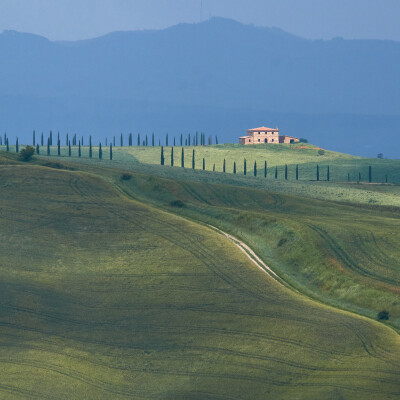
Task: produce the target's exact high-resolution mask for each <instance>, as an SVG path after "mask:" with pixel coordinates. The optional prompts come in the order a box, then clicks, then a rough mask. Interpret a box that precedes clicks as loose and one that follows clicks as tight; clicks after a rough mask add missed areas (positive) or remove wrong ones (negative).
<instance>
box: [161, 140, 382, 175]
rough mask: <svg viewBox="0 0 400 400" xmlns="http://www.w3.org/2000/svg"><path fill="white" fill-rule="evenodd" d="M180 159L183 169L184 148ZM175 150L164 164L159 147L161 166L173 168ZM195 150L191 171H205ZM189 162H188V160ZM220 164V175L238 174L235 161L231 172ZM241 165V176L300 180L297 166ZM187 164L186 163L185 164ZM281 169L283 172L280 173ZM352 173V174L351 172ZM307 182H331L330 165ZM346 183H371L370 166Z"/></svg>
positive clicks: (223, 163) (318, 169)
mask: <svg viewBox="0 0 400 400" xmlns="http://www.w3.org/2000/svg"><path fill="white" fill-rule="evenodd" d="M180 153H181V157H180V166H181V167H182V168H185V149H184V147H182V148H181V152H180ZM174 154H175V150H174V147H172V148H171V154H170V162H169V164H167V163H166V159H165V154H164V146H161V161H160V164H161V165H163V166H164V165H169V166H171V167H173V166H175V155H174ZM195 154H196V153H195V149H193V150H192V154H191V169H198V170H203V171H206V159H205V157H203V158H202V160H200V165H201V168H196V157H195ZM189 161H190V160H189ZM221 163H222V173H230V172H231V173H232V174H233V175H237V174H238V168H237V167H238V164H237V162H236V161H233V165H232V167H231V168H232V169H231V171H228V169H227V163H226V159H223V160H221ZM242 163H243V164H242V165H243V176H254V177H257V176H264V178H268V176H270V175H272V178H273V179H279V178H281V177H282V179H284V180H289V179H291V178H292V179H294V180H296V181H298V180H300V179H301V170H300V168H299V165H298V164H297V165H295V166H292V168H291V170H289V167H288V165H287V164H285V165H284V166H283V167H281V168H278V167H277V166H275V167H273V168H272V171H271V168H269V167H268V163H267V161H264V165H263V166H262V167H261V168H259V167H258V166H257V161H254V164H253V165H251V166H248V163H247V160H246V159H244V160H243V161H242ZM186 164H187V163H186ZM282 169H283V171H282ZM215 170H216V168H215V163H213V165H212V171H213V172H215ZM353 173H354V172H353ZM307 177H308V179H307V180H315V181H317V182H318V181H326V182H330V181H331V166H330V165H324V166H320V165H319V164H316V165H315V179H310V177H309V171H307ZM384 178H385V179H384V180H385V182H386V183H387V182H388V176H387V175H385V177H384ZM347 181H348V182H363V181H364V182H369V183H372V182H373V173H372V166H371V165H370V166H368V170H367V172H366V173H365V175H363V174H362V173H361V171H359V172H358V174H357V176H356V178H353V179H351V173H350V172H349V173H348V174H347Z"/></svg>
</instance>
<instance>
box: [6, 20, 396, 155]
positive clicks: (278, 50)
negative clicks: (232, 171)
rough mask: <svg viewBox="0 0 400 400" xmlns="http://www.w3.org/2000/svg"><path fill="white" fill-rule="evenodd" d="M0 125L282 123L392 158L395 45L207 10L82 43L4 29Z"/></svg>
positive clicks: (327, 142) (174, 129)
mask: <svg viewBox="0 0 400 400" xmlns="http://www.w3.org/2000/svg"><path fill="white" fill-rule="evenodd" d="M0 54H1V55H2V62H1V65H0V130H4V131H7V132H8V133H9V135H10V136H15V135H18V136H19V137H20V141H24V139H26V140H25V141H28V140H30V137H31V132H32V130H33V129H36V131H39V132H40V131H45V132H47V131H48V130H50V129H52V130H53V131H58V130H59V131H60V132H62V133H65V132H66V131H69V132H70V133H71V132H77V133H79V134H84V135H87V134H92V135H93V136H94V138H95V140H103V138H104V137H105V136H108V137H110V136H112V135H119V134H120V132H124V133H125V134H127V133H129V132H133V133H137V132H139V131H140V132H142V134H143V133H151V132H153V131H154V132H156V135H160V136H163V135H164V134H165V133H166V132H169V133H170V135H173V134H180V133H181V132H185V133H186V132H194V131H204V132H206V134H212V135H216V134H217V135H218V137H219V141H220V142H223V141H225V142H237V140H238V136H240V135H243V134H244V133H245V131H246V129H247V128H252V127H256V126H259V125H271V126H273V127H275V126H276V125H278V126H279V128H280V130H281V132H282V133H283V134H289V135H294V136H299V137H306V138H308V139H309V140H310V141H311V142H313V143H315V144H317V145H319V146H321V147H325V148H329V149H333V150H338V151H345V152H349V153H352V154H358V155H365V156H375V155H376V153H377V152H383V153H384V154H385V156H388V157H392V158H399V148H400V146H399V145H400V139H399V135H398V133H400V74H399V72H398V66H399V65H400V43H399V42H395V41H382V40H344V39H340V38H337V39H332V40H308V39H303V38H299V37H296V36H294V35H291V34H289V33H286V32H284V31H282V30H280V29H278V28H260V27H254V26H252V25H243V24H241V23H238V22H236V21H232V20H228V19H223V18H212V19H210V20H208V21H206V22H203V23H199V24H179V25H176V26H173V27H170V28H167V29H164V30H145V31H133V32H112V33H110V34H107V35H105V36H102V37H99V38H94V39H89V40H82V41H77V42H52V41H49V40H47V39H45V38H43V37H40V36H37V35H32V34H25V33H19V32H15V31H5V32H3V33H2V34H0Z"/></svg>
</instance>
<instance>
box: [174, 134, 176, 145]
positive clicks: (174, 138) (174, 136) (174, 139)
mask: <svg viewBox="0 0 400 400" xmlns="http://www.w3.org/2000/svg"><path fill="white" fill-rule="evenodd" d="M175 145H176V142H175V136H174V146H175Z"/></svg>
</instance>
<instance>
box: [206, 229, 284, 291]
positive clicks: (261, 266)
mask: <svg viewBox="0 0 400 400" xmlns="http://www.w3.org/2000/svg"><path fill="white" fill-rule="evenodd" d="M208 226H209V227H210V228H211V229H213V230H214V231H216V232H218V233H219V234H220V235H221V236H224V237H225V238H226V239H228V240H229V241H231V242H232V243H234V244H235V245H236V247H238V248H239V249H240V250H241V251H242V252H243V253H244V254H246V256H247V258H248V259H249V260H250V261H251V262H252V263H253V264H255V265H256V266H257V267H258V268H259V269H261V271H263V272H265V273H266V274H267V275H269V276H270V277H271V278H272V279H273V280H274V281H275V282H277V283H278V284H279V285H281V286H284V285H283V284H282V283H281V278H279V276H278V275H277V274H276V273H275V272H274V271H273V270H272V269H271V268H270V267H268V265H266V264H265V263H264V261H263V260H261V258H260V257H258V256H257V254H256V253H254V251H253V250H252V249H251V248H250V247H249V246H247V244H246V243H244V242H242V241H241V240H239V239H238V238H236V237H235V236H232V235H230V234H229V233H226V232H224V231H222V230H221V229H218V228H217V227H215V226H213V225H208Z"/></svg>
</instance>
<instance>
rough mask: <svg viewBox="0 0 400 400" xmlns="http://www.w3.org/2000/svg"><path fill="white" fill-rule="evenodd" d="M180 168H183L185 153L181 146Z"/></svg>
mask: <svg viewBox="0 0 400 400" xmlns="http://www.w3.org/2000/svg"><path fill="white" fill-rule="evenodd" d="M181 167H182V168H185V153H184V150H183V146H182V155H181Z"/></svg>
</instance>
